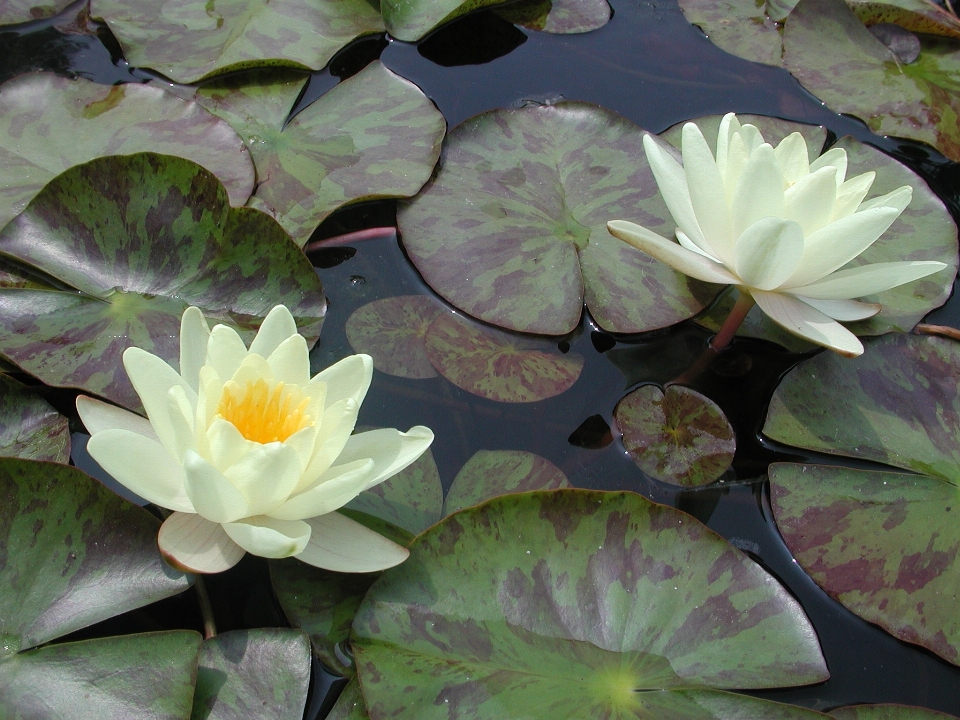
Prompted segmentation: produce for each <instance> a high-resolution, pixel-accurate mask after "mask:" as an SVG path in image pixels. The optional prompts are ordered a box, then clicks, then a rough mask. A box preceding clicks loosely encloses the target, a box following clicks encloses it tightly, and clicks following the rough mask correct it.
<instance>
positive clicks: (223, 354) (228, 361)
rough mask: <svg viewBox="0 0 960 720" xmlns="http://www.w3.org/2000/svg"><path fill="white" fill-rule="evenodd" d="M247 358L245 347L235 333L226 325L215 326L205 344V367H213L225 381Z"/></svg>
mask: <svg viewBox="0 0 960 720" xmlns="http://www.w3.org/2000/svg"><path fill="white" fill-rule="evenodd" d="M246 356H247V346H246V345H244V344H243V340H242V339H241V337H240V335H238V334H237V331H236V330H234V329H233V328H231V327H227V326H226V325H215V326H214V327H213V330H211V331H210V340H209V341H208V342H207V362H206V364H207V365H211V366H213V369H214V370H216V371H217V375H219V376H220V378H221V379H223V380H227V379H229V378H231V377H233V374H234V373H235V372H236V371H237V368H238V367H240V363H241V362H243V359H244V358H245V357H246Z"/></svg>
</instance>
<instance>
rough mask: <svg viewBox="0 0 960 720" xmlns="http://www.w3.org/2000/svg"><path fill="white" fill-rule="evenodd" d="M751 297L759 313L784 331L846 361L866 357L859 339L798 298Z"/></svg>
mask: <svg viewBox="0 0 960 720" xmlns="http://www.w3.org/2000/svg"><path fill="white" fill-rule="evenodd" d="M751 294H752V295H753V299H754V300H756V301H757V305H758V306H759V307H760V309H761V310H763V312H765V313H766V314H767V316H768V317H769V318H770V319H771V320H773V321H774V322H775V323H777V325H779V326H780V327H782V328H783V329H784V330H786V331H788V332H791V333H793V334H794V335H798V336H800V337H802V338H804V339H806V340H809V341H810V342H813V343H816V344H817V345H823V346H824V347H828V348H830V349H831V350H835V351H836V352H838V353H840V354H841V355H846V356H847V357H856V356H857V355H861V354H863V345H861V344H860V341H859V340H858V339H857V336H856V335H854V334H853V333H852V332H850V331H849V330H847V329H846V328H845V327H843V325H841V324H840V323H838V322H837V321H836V320H833V319H832V318H830V317H827V316H826V315H824V314H823V313H822V312H820V311H819V310H817V309H815V308H813V307H811V306H810V305H807V304H806V303H805V302H803V301H801V300H800V299H799V298H797V297H794V296H793V295H786V294H783V293H769V292H764V291H762V290H755V291H753V292H752V293H751Z"/></svg>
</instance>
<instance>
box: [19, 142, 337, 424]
mask: <svg viewBox="0 0 960 720" xmlns="http://www.w3.org/2000/svg"><path fill="white" fill-rule="evenodd" d="M0 252H3V253H6V254H8V255H11V256H13V257H16V258H18V259H19V260H21V261H23V262H25V263H27V264H29V265H32V266H34V267H36V268H39V269H40V270H41V271H43V272H45V273H47V274H49V275H51V276H53V277H55V278H57V279H58V280H59V281H60V282H62V283H64V284H66V285H68V286H70V287H73V288H76V289H77V290H78V291H79V292H67V291H49V290H28V289H4V290H0V316H2V317H3V322H2V323H0V352H2V353H3V355H4V356H6V357H7V358H8V359H10V360H11V361H13V362H14V363H16V364H17V365H19V366H20V367H21V368H22V369H23V370H25V371H27V372H29V373H31V374H33V375H36V376H37V377H39V378H40V379H41V380H43V381H44V382H45V383H47V384H48V385H56V386H67V387H79V388H83V389H84V390H87V391H88V392H93V393H96V394H98V395H102V396H104V397H107V398H109V399H111V400H113V401H115V402H118V403H120V404H122V405H126V406H127V407H131V408H137V407H139V398H138V397H137V395H136V393H135V392H134V390H133V387H132V385H131V384H130V381H129V380H128V379H127V375H126V372H125V371H124V370H123V366H122V363H121V355H122V353H123V350H124V349H126V348H127V347H129V346H131V345H136V346H138V347H141V348H144V349H145V350H148V351H150V352H153V353H155V354H157V355H159V356H160V357H162V358H164V359H168V360H173V359H174V358H175V357H176V355H177V351H178V340H177V338H178V337H179V327H180V316H181V315H182V313H183V311H184V309H185V308H186V307H187V305H196V306H198V307H199V308H200V309H202V310H203V311H204V312H205V314H206V315H207V317H209V318H212V319H214V320H219V321H222V322H226V323H227V324H230V325H233V326H235V327H237V328H238V329H240V330H241V331H242V332H244V334H245V335H247V337H250V336H252V331H253V329H254V328H255V327H256V326H258V325H259V323H260V322H261V321H262V319H263V318H264V317H265V316H266V314H267V313H268V312H269V311H270V310H271V309H272V308H273V307H274V306H275V305H277V304H279V303H283V304H284V305H286V306H287V307H288V308H290V310H291V312H292V313H293V315H294V317H296V318H297V321H298V324H299V325H300V330H301V332H302V333H303V334H304V335H305V336H306V337H307V339H308V342H311V343H312V342H313V341H315V340H316V338H317V336H318V334H319V330H320V324H321V322H322V318H323V314H324V310H325V301H324V298H323V293H322V291H321V287H320V281H319V280H318V279H317V276H316V273H315V272H314V270H313V267H312V266H311V265H310V263H309V262H308V261H307V259H306V257H305V256H304V255H303V253H302V252H301V251H300V250H299V248H297V246H296V245H295V244H294V243H293V242H291V241H290V238H289V237H288V236H287V234H286V233H284V232H283V230H282V229H281V228H280V226H279V225H277V223H276V221H274V220H273V219H272V218H270V217H269V216H267V215H265V214H264V213H262V212H260V211H258V210H253V209H251V208H239V209H235V208H231V207H230V206H229V205H228V203H227V196H226V191H225V190H224V189H223V186H222V185H221V184H220V182H219V181H218V180H217V179H216V178H215V177H214V176H213V175H212V174H211V173H210V172H208V171H207V170H204V169H203V168H202V167H200V166H199V165H197V164H195V163H192V162H190V161H188V160H183V159H181V158H175V157H170V156H165V155H154V154H152V153H140V154H137V155H126V156H114V157H106V158H98V159H96V160H93V161H91V162H89V163H86V164H84V165H78V166H76V167H73V168H71V169H70V170H67V171H66V172H64V173H62V174H61V175H59V176H58V177H57V178H56V179H54V180H53V181H51V182H50V183H49V184H48V185H47V186H46V187H45V188H44V189H43V190H42V191H41V192H40V193H39V194H38V195H37V197H35V198H34V199H33V200H32V201H31V202H30V205H29V206H28V207H27V209H26V210H25V211H24V212H23V213H22V214H21V215H19V216H18V217H17V218H16V219H15V220H14V221H13V222H11V223H10V224H9V225H7V226H6V228H4V230H3V231H2V232H0Z"/></svg>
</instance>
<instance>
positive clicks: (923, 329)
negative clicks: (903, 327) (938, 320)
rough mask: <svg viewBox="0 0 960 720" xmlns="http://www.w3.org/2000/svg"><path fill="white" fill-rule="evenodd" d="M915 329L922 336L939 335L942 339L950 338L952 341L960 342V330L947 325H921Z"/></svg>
mask: <svg viewBox="0 0 960 720" xmlns="http://www.w3.org/2000/svg"><path fill="white" fill-rule="evenodd" d="M915 329H916V331H917V332H918V333H919V334H920V335H939V336H940V337H946V338H950V339H951V340H960V330H957V329H956V328H952V327H949V326H947V325H928V324H927V323H920V324H919V325H917V327H916V328H915Z"/></svg>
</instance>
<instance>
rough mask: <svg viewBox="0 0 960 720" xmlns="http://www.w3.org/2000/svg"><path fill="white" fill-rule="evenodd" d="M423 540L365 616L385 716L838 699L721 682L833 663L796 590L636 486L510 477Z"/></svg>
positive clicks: (776, 713)
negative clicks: (522, 485) (784, 696)
mask: <svg viewBox="0 0 960 720" xmlns="http://www.w3.org/2000/svg"><path fill="white" fill-rule="evenodd" d="M410 550H411V555H410V558H409V559H408V560H407V561H406V562H404V563H403V564H402V565H400V566H398V567H397V568H393V569H391V570H388V571H386V572H385V573H384V574H383V576H382V577H381V578H380V579H379V580H378V581H377V582H376V583H375V584H374V585H373V587H372V588H371V589H370V591H369V592H368V593H367V596H366V598H365V599H364V602H363V604H362V605H361V606H360V610H359V612H358V613H357V617H356V620H354V624H353V630H354V636H353V637H354V639H353V648H354V653H355V655H356V659H357V673H358V676H359V678H360V684H361V687H362V688H363V694H364V698H365V700H366V704H367V709H368V711H369V713H370V717H372V718H373V719H374V720H384V719H385V718H399V719H405V718H418V720H433V719H434V718H437V719H439V718H444V719H445V720H446V719H456V718H481V719H486V718H495V717H502V716H503V708H505V707H507V708H511V710H512V713H513V714H514V715H516V716H518V717H519V716H520V715H521V714H522V715H523V716H524V717H529V718H544V719H546V718H556V717H584V718H586V717H608V716H614V715H615V716H616V717H623V718H627V717H638V718H639V717H672V718H685V719H691V720H692V719H693V718H703V719H706V718H734V717H736V718H757V720H759V718H765V719H769V718H780V717H782V718H808V717H809V718H814V717H822V715H820V714H819V713H813V712H812V711H809V710H804V709H800V708H793V707H790V706H784V705H777V704H771V703H767V702H765V701H761V700H756V699H754V698H748V697H746V696H741V695H732V694H728V693H724V692H720V691H718V690H717V689H716V688H741V687H749V688H765V687H779V686H785V685H797V684H806V683H812V682H819V681H821V680H824V679H826V677H827V676H828V673H827V669H826V666H825V664H824V661H823V658H822V656H821V654H820V648H819V645H818V643H817V640H816V636H815V634H814V631H813V627H812V626H811V625H810V623H809V621H808V620H807V618H806V616H805V615H804V613H803V610H802V609H801V608H800V606H799V604H797V602H796V601H795V600H794V599H793V598H792V597H791V595H790V593H788V592H787V591H786V590H785V589H784V588H783V587H781V586H780V585H779V584H778V583H777V581H776V580H774V579H773V578H772V577H770V576H769V575H767V574H766V573H765V572H764V571H763V570H762V569H761V568H760V567H759V566H758V565H756V564H755V563H753V562H752V561H751V560H749V559H748V558H746V557H745V556H744V555H742V554H741V553H740V552H739V551H737V550H735V549H734V548H732V547H731V546H730V545H728V544H727V543H726V541H724V540H723V539H722V538H720V537H719V536H717V535H715V534H714V533H713V532H712V531H710V530H708V529H707V528H706V527H704V526H703V525H701V524H700V523H699V522H697V521H696V520H694V519H693V518H691V517H690V516H688V515H686V514H684V513H682V512H680V511H678V510H675V509H673V508H669V507H665V506H661V505H655V504H654V503H651V502H649V501H648V500H646V499H645V498H642V497H640V496H639V495H635V494H633V493H622V492H610V493H603V492H596V491H585V490H574V489H567V490H553V491H543V492H533V493H523V494H518V495H508V496H504V497H499V498H495V499H493V500H491V501H488V502H486V503H484V504H482V505H479V506H476V507H473V508H469V509H466V510H463V511H461V512H459V513H457V514H455V515H451V516H449V517H447V518H446V519H444V520H442V521H441V522H440V523H439V524H437V525H435V526H434V527H433V528H431V529H429V530H427V531H426V532H425V533H423V534H421V535H419V536H418V537H417V538H416V539H415V540H414V541H413V543H412V544H411V546H410ZM774 638H776V641H773V639H774ZM640 690H644V691H646V692H638V691H640Z"/></svg>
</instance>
